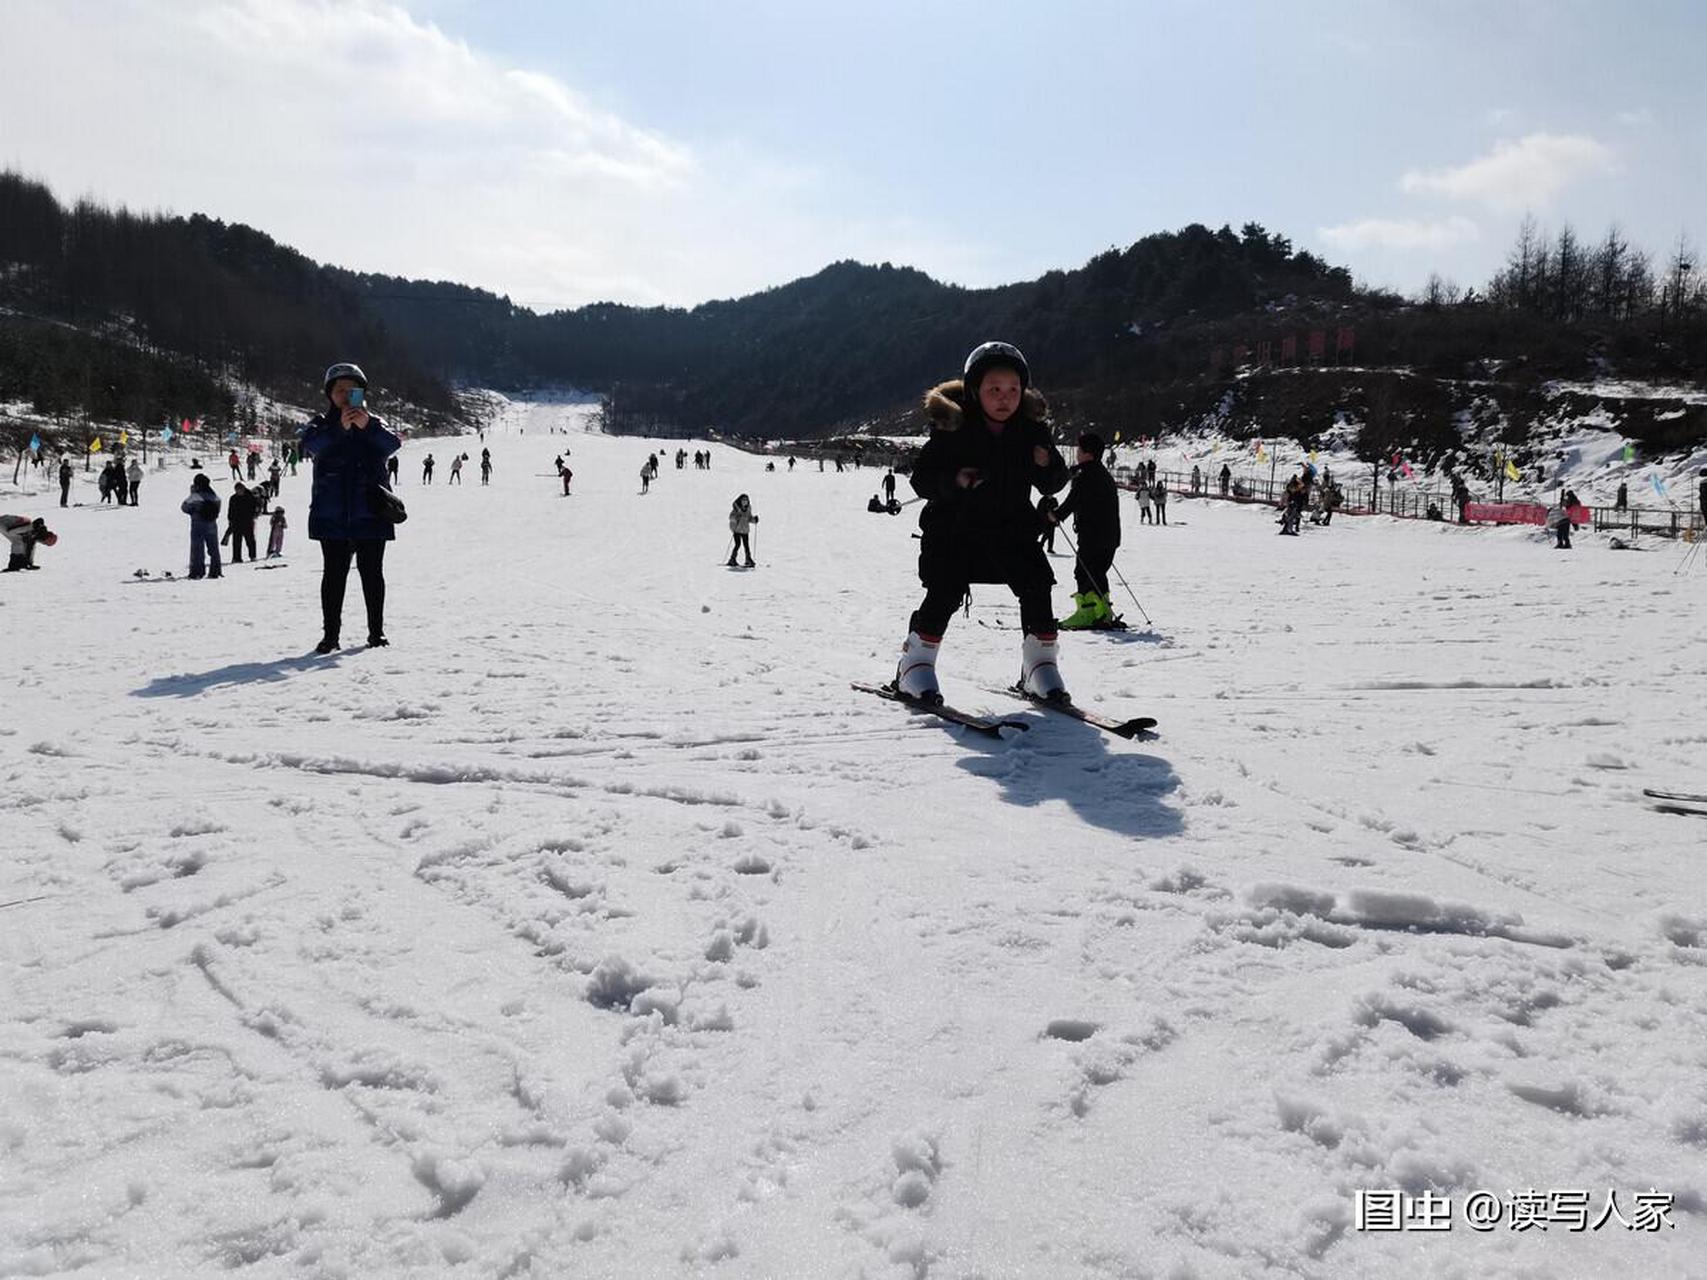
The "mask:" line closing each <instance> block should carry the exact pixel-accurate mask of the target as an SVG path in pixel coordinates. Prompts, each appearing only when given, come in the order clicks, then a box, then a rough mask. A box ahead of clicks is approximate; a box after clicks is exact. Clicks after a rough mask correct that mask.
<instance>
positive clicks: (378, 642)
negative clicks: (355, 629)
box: [367, 636, 391, 649]
mask: <svg viewBox="0 0 1707 1280" xmlns="http://www.w3.org/2000/svg"><path fill="white" fill-rule="evenodd" d="M390 645H391V641H389V640H387V639H386V638H385V637H384V636H369V637H368V638H367V647H368V648H370V649H385V648H389V647H390Z"/></svg>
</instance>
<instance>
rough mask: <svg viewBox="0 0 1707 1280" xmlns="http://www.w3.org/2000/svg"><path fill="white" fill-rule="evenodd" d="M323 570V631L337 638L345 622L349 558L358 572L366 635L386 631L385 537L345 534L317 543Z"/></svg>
mask: <svg viewBox="0 0 1707 1280" xmlns="http://www.w3.org/2000/svg"><path fill="white" fill-rule="evenodd" d="M320 554H321V556H322V557H323V559H324V561H325V570H324V572H323V573H322V574H321V575H320V614H321V617H322V619H323V620H324V624H325V628H326V634H327V635H328V636H329V637H331V638H332V639H334V640H336V639H337V638H338V636H339V635H340V634H341V633H342V630H343V622H344V584H345V583H347V582H348V581H349V579H350V559H351V557H354V559H355V562H356V572H357V573H358V574H359V575H361V580H362V599H363V600H364V601H365V602H366V603H367V633H368V637H369V639H372V638H373V637H375V636H382V635H384V634H385V540H384V539H382V538H363V539H361V540H360V541H353V540H351V539H348V538H343V539H338V540H325V541H322V542H321V543H320Z"/></svg>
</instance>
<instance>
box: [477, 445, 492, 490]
mask: <svg viewBox="0 0 1707 1280" xmlns="http://www.w3.org/2000/svg"><path fill="white" fill-rule="evenodd" d="M480 483H481V484H491V483H492V451H491V450H490V449H482V450H481V451H480Z"/></svg>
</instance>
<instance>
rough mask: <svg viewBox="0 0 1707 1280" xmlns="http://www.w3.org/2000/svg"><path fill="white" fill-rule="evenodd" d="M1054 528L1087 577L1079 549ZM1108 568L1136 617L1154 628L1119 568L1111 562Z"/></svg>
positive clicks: (1063, 530)
mask: <svg viewBox="0 0 1707 1280" xmlns="http://www.w3.org/2000/svg"><path fill="white" fill-rule="evenodd" d="M1055 528H1056V530H1057V531H1059V533H1060V534H1061V536H1062V537H1063V538H1067V546H1068V548H1069V549H1070V550H1071V551H1072V553H1073V560H1074V562H1075V563H1077V564H1078V566H1079V567H1080V568H1081V569H1085V573H1086V575H1087V576H1089V574H1090V570H1089V569H1088V568H1085V560H1084V557H1083V556H1081V555H1080V554H1079V549H1078V548H1077V547H1076V546H1074V545H1073V540H1072V539H1071V538H1068V537H1067V531H1066V529H1064V528H1062V527H1061V526H1060V525H1059V524H1057V525H1056V526H1055ZM1108 567H1109V570H1110V571H1111V572H1112V573H1113V574H1114V576H1115V577H1116V578H1119V579H1120V585H1121V586H1123V587H1125V588H1126V594H1127V595H1129V596H1131V597H1132V603H1133V605H1134V606H1135V607H1136V608H1137V610H1138V616H1139V617H1141V618H1143V619H1144V625H1145V626H1147V627H1153V626H1155V625H1156V624H1155V623H1154V622H1151V621H1150V615H1149V614H1147V613H1145V612H1144V606H1143V605H1142V604H1139V603H1138V596H1137V594H1136V593H1135V592H1134V591H1133V590H1132V587H1131V586H1130V585H1129V584H1128V583H1127V581H1126V579H1125V577H1124V576H1122V574H1121V572H1120V569H1119V567H1118V566H1117V565H1116V564H1115V563H1114V562H1113V561H1112V560H1111V561H1109V565H1108Z"/></svg>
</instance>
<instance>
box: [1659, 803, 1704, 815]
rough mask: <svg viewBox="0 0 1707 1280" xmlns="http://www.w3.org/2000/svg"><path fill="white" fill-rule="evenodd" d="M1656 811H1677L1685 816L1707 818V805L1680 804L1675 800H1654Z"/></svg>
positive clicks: (1676, 812)
mask: <svg viewBox="0 0 1707 1280" xmlns="http://www.w3.org/2000/svg"><path fill="white" fill-rule="evenodd" d="M1654 812H1655V813H1675V814H1677V815H1678V816H1680V817H1685V818H1707V805H1689V804H1678V803H1677V801H1675V800H1656V801H1654Z"/></svg>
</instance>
